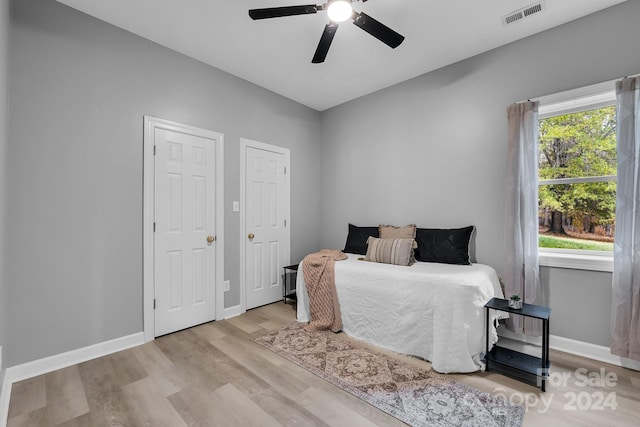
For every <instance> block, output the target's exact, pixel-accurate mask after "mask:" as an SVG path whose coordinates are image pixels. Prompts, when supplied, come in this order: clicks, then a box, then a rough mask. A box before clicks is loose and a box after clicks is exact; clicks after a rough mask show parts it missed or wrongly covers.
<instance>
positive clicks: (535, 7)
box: [502, 1, 544, 25]
mask: <svg viewBox="0 0 640 427" xmlns="http://www.w3.org/2000/svg"><path fill="white" fill-rule="evenodd" d="M543 3H544V2H542V1H540V2H538V3H535V4H532V5H529V6H526V7H523V8H522V9H518V10H516V11H514V12H511V13H510V14H508V15H506V16H504V17H503V18H502V23H503V24H504V25H509V24H513V23H514V22H518V21H520V20H521V19H524V18H526V17H528V16H531V15H533V14H536V13H538V12H542V9H543Z"/></svg>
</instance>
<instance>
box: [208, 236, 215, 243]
mask: <svg viewBox="0 0 640 427" xmlns="http://www.w3.org/2000/svg"><path fill="white" fill-rule="evenodd" d="M215 241H216V238H215V237H213V236H208V237H207V242H209V243H213V242H215Z"/></svg>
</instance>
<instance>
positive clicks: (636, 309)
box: [611, 77, 640, 360]
mask: <svg viewBox="0 0 640 427" xmlns="http://www.w3.org/2000/svg"><path fill="white" fill-rule="evenodd" d="M616 96H617V115H618V124H617V138H618V188H617V196H616V232H615V247H614V255H613V296H612V300H613V301H612V312H611V353H613V354H616V355H618V356H622V357H627V358H630V359H635V360H640V179H639V169H640V77H632V78H627V79H624V80H621V81H619V82H616Z"/></svg>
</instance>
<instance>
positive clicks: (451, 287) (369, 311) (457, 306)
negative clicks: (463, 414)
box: [296, 254, 506, 373]
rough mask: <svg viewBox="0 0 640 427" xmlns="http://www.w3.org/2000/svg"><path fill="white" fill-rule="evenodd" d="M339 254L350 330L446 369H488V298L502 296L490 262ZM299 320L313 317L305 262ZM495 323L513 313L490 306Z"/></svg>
mask: <svg viewBox="0 0 640 427" xmlns="http://www.w3.org/2000/svg"><path fill="white" fill-rule="evenodd" d="M347 255H348V256H349V258H348V259H347V260H344V261H336V265H335V276H336V290H337V293H338V299H339V301H340V312H341V314H342V322H343V331H344V332H345V333H347V334H348V335H350V336H352V337H355V338H358V339H361V340H364V341H367V342H369V343H371V344H375V345H377V346H380V347H383V348H386V349H389V350H393V351H396V352H398V353H403V354H410V355H414V356H418V357H421V358H423V359H426V360H429V361H430V362H431V363H432V367H433V369H434V370H435V371H437V372H441V373H452V372H474V371H477V370H481V369H484V363H483V362H482V360H481V355H482V353H484V351H485V309H484V305H485V304H486V303H487V301H489V300H490V299H491V298H493V297H499V298H503V297H504V296H503V294H502V289H501V288H500V282H499V281H498V275H497V274H496V272H495V270H494V269H493V268H491V267H489V266H487V265H483V264H473V265H449V264H436V263H426V262H417V263H415V264H414V265H412V266H410V267H404V266H397V265H389V264H378V263H374V262H367V261H361V260H358V258H359V257H361V255H354V254H347ZM296 288H297V289H296V290H297V292H296V293H297V297H298V314H297V318H298V321H299V322H308V321H309V297H308V295H307V290H306V287H305V282H304V274H303V269H302V263H301V264H300V267H299V269H298V277H297V281H296ZM490 312H491V318H490V333H489V343H490V346H493V344H495V343H496V341H497V340H498V335H497V333H496V329H495V327H494V326H493V325H494V320H495V319H496V318H501V317H505V315H506V313H502V312H496V311H495V310H490Z"/></svg>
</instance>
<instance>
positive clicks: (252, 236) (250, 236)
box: [247, 233, 256, 239]
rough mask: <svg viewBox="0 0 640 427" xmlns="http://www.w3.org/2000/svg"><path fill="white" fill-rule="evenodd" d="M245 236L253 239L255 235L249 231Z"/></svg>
mask: <svg viewBox="0 0 640 427" xmlns="http://www.w3.org/2000/svg"><path fill="white" fill-rule="evenodd" d="M247 237H248V238H250V239H253V238H254V237H256V236H255V235H254V234H253V233H249V234H247Z"/></svg>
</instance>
